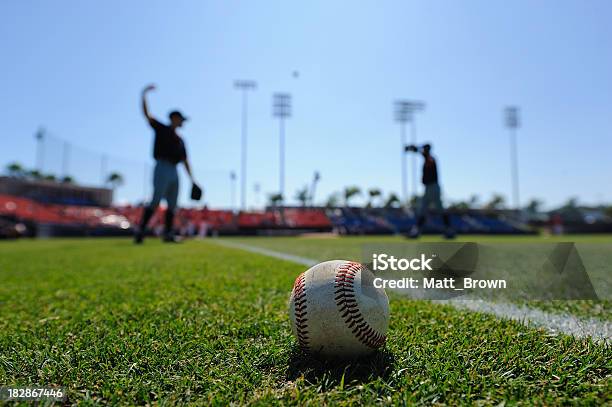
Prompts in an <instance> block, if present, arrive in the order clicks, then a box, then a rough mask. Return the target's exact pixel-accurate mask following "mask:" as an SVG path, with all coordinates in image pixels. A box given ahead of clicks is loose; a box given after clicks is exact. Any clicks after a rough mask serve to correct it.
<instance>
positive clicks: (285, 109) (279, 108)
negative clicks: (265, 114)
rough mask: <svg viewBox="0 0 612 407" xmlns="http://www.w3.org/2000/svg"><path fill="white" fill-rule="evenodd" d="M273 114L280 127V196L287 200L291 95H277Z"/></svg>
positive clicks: (274, 99) (274, 96)
mask: <svg viewBox="0 0 612 407" xmlns="http://www.w3.org/2000/svg"><path fill="white" fill-rule="evenodd" d="M272 114H273V115H274V117H278V119H279V125H280V129H279V130H280V143H279V152H280V164H279V182H278V184H279V185H278V188H279V194H281V196H282V197H283V199H284V198H285V119H286V118H288V117H291V95H290V94H288V93H275V94H274V95H273V97H272Z"/></svg>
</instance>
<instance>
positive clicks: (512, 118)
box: [504, 106, 521, 210]
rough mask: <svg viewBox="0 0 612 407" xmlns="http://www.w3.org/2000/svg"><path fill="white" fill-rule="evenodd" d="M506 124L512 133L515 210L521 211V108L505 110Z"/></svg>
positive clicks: (511, 157) (511, 147)
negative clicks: (518, 145)
mask: <svg viewBox="0 0 612 407" xmlns="http://www.w3.org/2000/svg"><path fill="white" fill-rule="evenodd" d="M504 116H505V124H506V127H507V128H508V130H509V132H510V172H511V174H512V201H513V204H514V208H515V209H517V210H518V209H520V206H521V198H520V195H519V174H518V151H517V140H516V130H517V129H518V128H519V126H520V121H519V108H518V107H516V106H508V107H506V108H505V109H504Z"/></svg>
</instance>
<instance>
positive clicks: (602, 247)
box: [227, 235, 612, 321]
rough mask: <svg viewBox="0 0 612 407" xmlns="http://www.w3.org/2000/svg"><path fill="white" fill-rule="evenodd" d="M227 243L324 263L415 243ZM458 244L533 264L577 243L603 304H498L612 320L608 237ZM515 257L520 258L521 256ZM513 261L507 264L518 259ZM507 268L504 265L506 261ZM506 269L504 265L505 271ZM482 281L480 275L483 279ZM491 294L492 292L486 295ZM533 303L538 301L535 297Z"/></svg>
mask: <svg viewBox="0 0 612 407" xmlns="http://www.w3.org/2000/svg"><path fill="white" fill-rule="evenodd" d="M227 240H229V241H233V242H238V243H243V244H248V245H251V246H257V247H261V248H265V249H269V250H274V251H278V252H282V253H289V254H293V255H296V256H300V257H305V258H310V259H315V260H318V261H325V260H331V259H347V260H362V259H363V252H364V246H367V245H373V244H375V245H381V244H382V245H384V244H390V245H393V244H398V243H402V244H408V245H410V244H414V242H415V241H413V240H406V239H405V238H404V237H399V236H351V237H342V238H335V237H329V236H326V237H298V238H295V237H275V238H269V237H234V238H228V239H227ZM456 241H458V242H478V243H481V244H485V245H496V247H501V246H504V245H511V246H513V247H514V249H512V250H511V251H509V253H510V254H513V253H516V256H521V255H525V256H532V257H533V258H535V259H537V260H536V261H532V263H537V261H539V260H540V258H541V259H542V261H543V260H544V259H545V253H547V252H548V250H550V249H546V248H547V247H548V246H547V245H552V244H554V243H560V242H567V241H571V242H574V243H575V244H576V247H577V249H578V251H579V253H581V254H582V257H581V258H582V260H583V262H584V264H585V267H586V269H587V272H588V274H589V277H590V279H591V282H592V283H593V286H594V287H595V290H596V291H597V292H598V294H599V300H571V301H565V300H552V301H551V300H547V301H544V300H537V301H536V300H526V299H525V298H515V295H514V294H515V292H513V291H511V294H509V296H510V298H506V297H505V296H503V295H501V294H498V295H496V296H493V298H488V299H490V300H493V301H512V302H516V303H520V304H527V305H529V306H531V307H535V308H539V309H542V310H545V311H549V312H555V313H568V314H573V315H577V316H581V317H595V318H599V319H602V320H606V321H612V279H611V278H610V253H612V237H611V236H609V235H577V236H548V237H542V236H490V235H489V236H487V235H471V236H459V238H458V239H457V240H456ZM418 242H419V243H440V242H446V240H444V239H442V238H441V237H439V236H425V237H423V238H421V239H420V240H419V241H418ZM516 256H515V257H516ZM513 259H514V257H511V258H509V259H508V258H506V259H505V260H511V261H512V260H513ZM502 263H503V262H502ZM506 266H507V271H506V272H505V273H504V272H502V270H500V269H498V270H495V271H492V272H491V274H492V275H491V276H489V277H490V278H500V277H505V278H507V279H508V281H511V282H512V281H516V280H518V279H520V278H521V277H525V278H526V279H527V280H530V281H531V280H532V277H530V276H527V275H526V274H527V273H526V272H524V271H519V270H516V269H514V267H513V266H512V265H506ZM503 267H504V264H500V268H503ZM482 277H483V276H481V278H482ZM486 294H490V292H486V293H485V295H486ZM531 298H533V297H531Z"/></svg>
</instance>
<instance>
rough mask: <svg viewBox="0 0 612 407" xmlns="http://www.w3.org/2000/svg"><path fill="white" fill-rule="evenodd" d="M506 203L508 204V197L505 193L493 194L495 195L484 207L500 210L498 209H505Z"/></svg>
mask: <svg viewBox="0 0 612 407" xmlns="http://www.w3.org/2000/svg"><path fill="white" fill-rule="evenodd" d="M505 204H506V199H505V198H504V196H503V195H500V194H493V196H492V197H491V200H490V201H489V202H487V203H486V204H485V206H484V207H485V209H489V210H498V209H503V207H504V206H505Z"/></svg>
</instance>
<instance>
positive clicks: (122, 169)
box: [40, 134, 153, 203]
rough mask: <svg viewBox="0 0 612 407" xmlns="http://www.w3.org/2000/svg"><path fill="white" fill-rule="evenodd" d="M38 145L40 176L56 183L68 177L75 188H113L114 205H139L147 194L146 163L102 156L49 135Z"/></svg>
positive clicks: (148, 172) (149, 167)
mask: <svg viewBox="0 0 612 407" xmlns="http://www.w3.org/2000/svg"><path fill="white" fill-rule="evenodd" d="M42 143H43V145H42V146H43V154H42V159H41V160H40V161H41V162H40V165H41V172H42V174H43V176H51V175H52V176H54V177H55V178H56V179H58V180H62V179H64V178H65V177H69V178H70V179H71V180H72V181H73V182H75V183H77V184H79V185H84V186H96V187H98V186H105V187H109V188H113V189H114V190H115V194H114V195H115V201H116V202H117V200H119V201H125V202H130V203H134V202H139V201H142V200H143V198H145V197H147V196H148V194H149V193H150V188H151V187H150V184H151V172H152V168H153V164H152V163H150V162H145V161H137V160H129V159H125V158H121V157H115V156H110V155H106V154H102V153H99V152H96V151H92V150H89V149H87V148H85V147H82V146H78V145H75V144H72V143H69V142H66V141H64V140H62V139H60V138H58V137H55V136H53V135H49V134H46V135H45V138H44V140H43V142H42ZM112 174H118V175H119V176H120V179H115V180H114V181H113V180H111V179H110V177H111V175H112ZM128 186H129V187H128ZM119 203H121V202H119Z"/></svg>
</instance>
